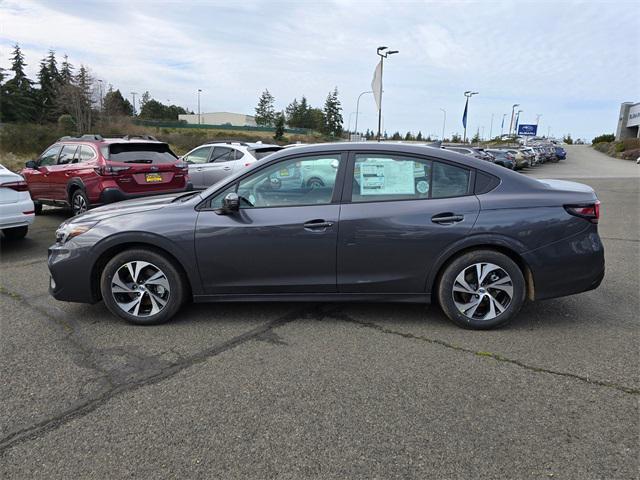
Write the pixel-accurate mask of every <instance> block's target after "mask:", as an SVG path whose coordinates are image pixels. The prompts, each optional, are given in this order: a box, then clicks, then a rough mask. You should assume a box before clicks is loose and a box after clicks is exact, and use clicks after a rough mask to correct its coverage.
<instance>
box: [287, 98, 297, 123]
mask: <svg viewBox="0 0 640 480" xmlns="http://www.w3.org/2000/svg"><path fill="white" fill-rule="evenodd" d="M299 109H300V104H298V99H297V98H294V99H293V102H291V103H290V104H289V105H287V108H286V109H285V115H286V121H287V123H288V124H289V126H290V127H294V128H298V127H299V125H298V116H299V113H298V112H299Z"/></svg>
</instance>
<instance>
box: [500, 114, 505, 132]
mask: <svg viewBox="0 0 640 480" xmlns="http://www.w3.org/2000/svg"><path fill="white" fill-rule="evenodd" d="M503 128H504V115H503V116H502V125H500V129H501V130H502V129H503Z"/></svg>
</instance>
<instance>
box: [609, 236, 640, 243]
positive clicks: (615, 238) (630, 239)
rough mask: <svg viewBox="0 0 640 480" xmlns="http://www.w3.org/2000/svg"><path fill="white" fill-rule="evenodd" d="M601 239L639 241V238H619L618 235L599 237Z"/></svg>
mask: <svg viewBox="0 0 640 480" xmlns="http://www.w3.org/2000/svg"><path fill="white" fill-rule="evenodd" d="M600 238H601V239H602V240H618V241H620V242H634V243H639V242H640V240H638V239H634V238H619V237H602V236H601V237H600Z"/></svg>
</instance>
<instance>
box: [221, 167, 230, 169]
mask: <svg viewBox="0 0 640 480" xmlns="http://www.w3.org/2000/svg"><path fill="white" fill-rule="evenodd" d="M223 170H231V167H224V169H223Z"/></svg>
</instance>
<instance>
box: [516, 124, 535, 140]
mask: <svg viewBox="0 0 640 480" xmlns="http://www.w3.org/2000/svg"><path fill="white" fill-rule="evenodd" d="M537 133H538V125H524V124H523V125H518V135H522V136H524V137H535V136H536V135H537Z"/></svg>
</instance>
